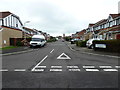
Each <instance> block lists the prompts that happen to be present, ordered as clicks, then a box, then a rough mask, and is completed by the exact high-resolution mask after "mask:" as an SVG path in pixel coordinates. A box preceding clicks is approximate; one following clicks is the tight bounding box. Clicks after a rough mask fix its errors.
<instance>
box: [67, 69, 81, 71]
mask: <svg viewBox="0 0 120 90" xmlns="http://www.w3.org/2000/svg"><path fill="white" fill-rule="evenodd" d="M69 71H80V69H69Z"/></svg>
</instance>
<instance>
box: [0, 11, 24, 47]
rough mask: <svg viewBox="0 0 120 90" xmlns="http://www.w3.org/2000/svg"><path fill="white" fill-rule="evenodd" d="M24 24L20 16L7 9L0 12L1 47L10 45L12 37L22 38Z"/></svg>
mask: <svg viewBox="0 0 120 90" xmlns="http://www.w3.org/2000/svg"><path fill="white" fill-rule="evenodd" d="M22 27H23V24H22V22H21V20H20V18H19V17H18V16H17V15H15V14H13V13H11V12H9V11H7V12H0V36H1V37H0V47H5V46H9V45H10V38H22V34H23V31H22Z"/></svg>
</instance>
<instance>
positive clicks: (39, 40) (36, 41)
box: [30, 35, 46, 47]
mask: <svg viewBox="0 0 120 90" xmlns="http://www.w3.org/2000/svg"><path fill="white" fill-rule="evenodd" d="M45 44H46V40H45V37H44V36H43V35H33V36H32V40H31V41H30V47H36V46H39V47H42V46H44V45H45Z"/></svg>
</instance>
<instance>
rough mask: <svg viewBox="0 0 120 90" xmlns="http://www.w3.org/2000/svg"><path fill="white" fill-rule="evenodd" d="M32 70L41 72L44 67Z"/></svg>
mask: <svg viewBox="0 0 120 90" xmlns="http://www.w3.org/2000/svg"><path fill="white" fill-rule="evenodd" d="M34 71H37V72H43V71H44V69H34Z"/></svg>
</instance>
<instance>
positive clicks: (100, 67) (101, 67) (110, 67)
mask: <svg viewBox="0 0 120 90" xmlns="http://www.w3.org/2000/svg"><path fill="white" fill-rule="evenodd" d="M99 67H100V68H112V66H99Z"/></svg>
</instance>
